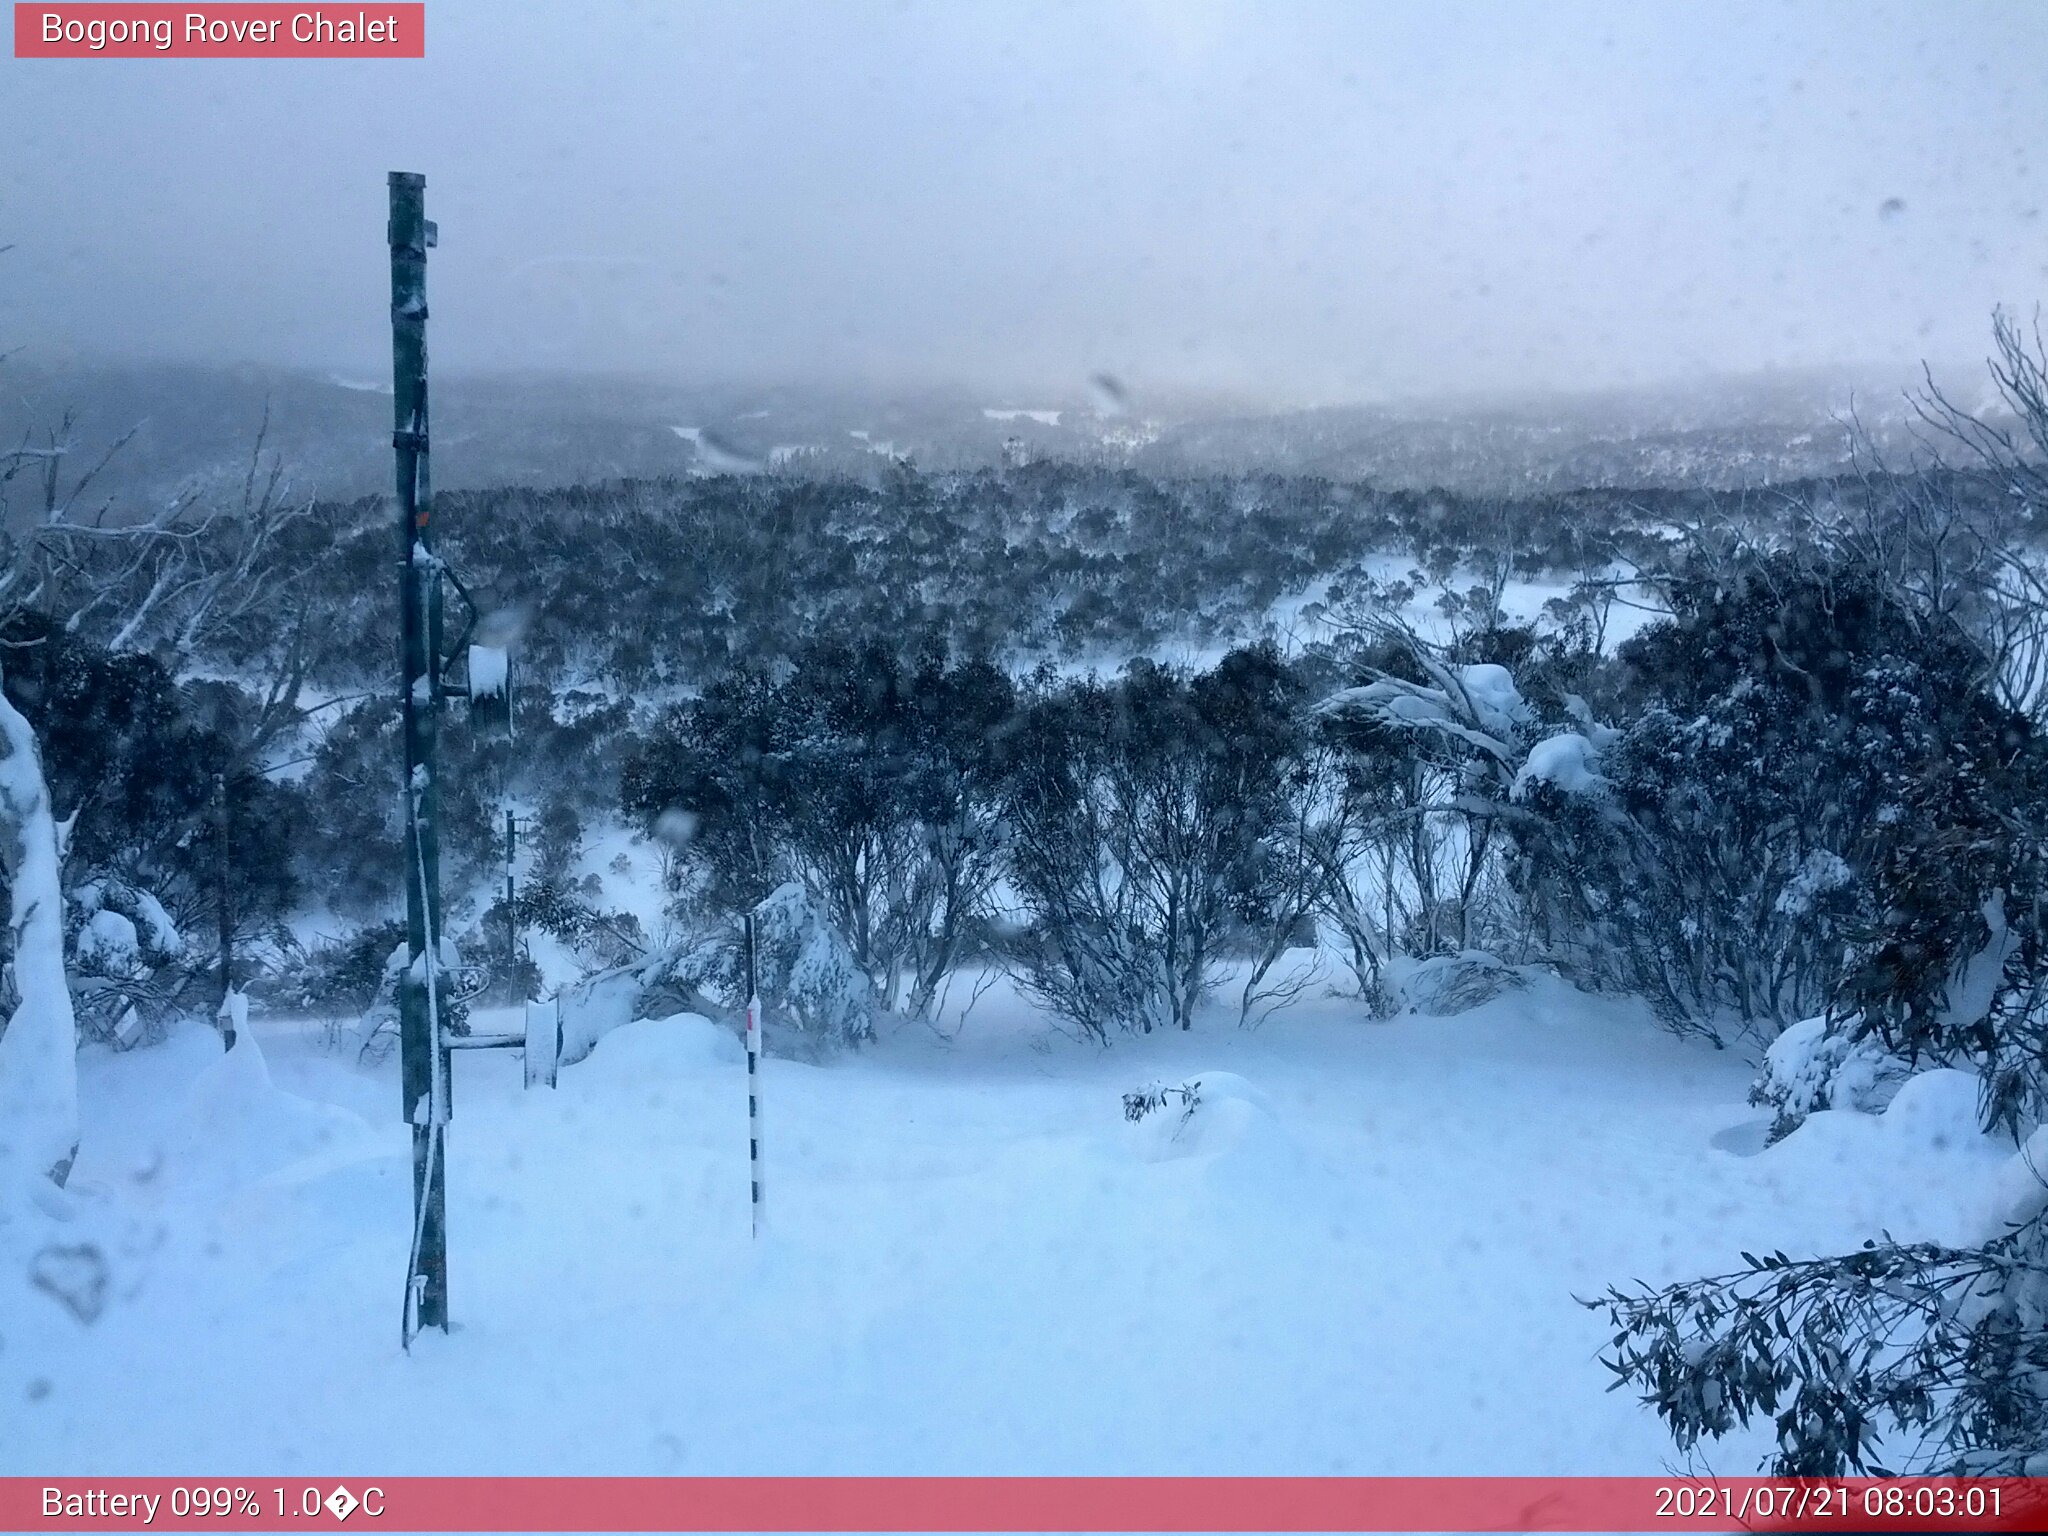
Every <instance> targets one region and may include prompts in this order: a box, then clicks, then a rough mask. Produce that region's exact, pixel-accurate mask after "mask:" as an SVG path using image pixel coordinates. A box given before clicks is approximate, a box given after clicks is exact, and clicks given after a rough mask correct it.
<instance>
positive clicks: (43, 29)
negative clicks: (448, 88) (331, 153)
mask: <svg viewBox="0 0 2048 1536" xmlns="http://www.w3.org/2000/svg"><path fill="white" fill-rule="evenodd" d="M426 55H427V8H426V6H425V5H424V4H423V3H420V0H412V3H407V4H383V3H380V0H367V3H363V0H358V3H357V4H354V5H346V4H344V5H274V4H269V3H264V4H235V5H205V4H201V5H122V4H104V3H95V4H72V5H67V4H61V3H59V4H52V5H24V4H20V3H17V4H16V5H15V7H14V56H15V57H16V58H17V59H180V58H182V59H423V58H425V57H426Z"/></svg>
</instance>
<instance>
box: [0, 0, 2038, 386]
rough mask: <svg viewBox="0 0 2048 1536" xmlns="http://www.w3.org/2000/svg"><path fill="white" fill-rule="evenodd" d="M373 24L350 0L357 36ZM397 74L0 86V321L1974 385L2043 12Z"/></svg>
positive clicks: (777, 352)
mask: <svg viewBox="0 0 2048 1536" xmlns="http://www.w3.org/2000/svg"><path fill="white" fill-rule="evenodd" d="M373 9H374V7H373ZM427 18H428V44H427V52H428V57H427V59H426V60H425V61H424V62H406V63H396V62H355V61H346V62H344V61H334V62H324V61H322V62H310V61H309V62H290V63H282V62H267V61H266V62H250V61H239V60H237V61H199V60H178V59H171V60H146V61H91V62H83V61H80V62H74V61H45V60H17V59H13V58H5V59H0V243H4V242H6V241H9V240H11V241H12V242H13V243H14V244H15V247H16V249H15V250H14V251H13V252H12V253H11V254H9V255H7V256H5V257H0V341H4V342H6V343H8V344H18V343H22V342H27V343H30V344H31V345H32V348H33V349H35V350H40V351H43V352H45V353H46V354H49V353H52V352H54V351H56V350H58V349H66V348H68V349H72V350H75V351H81V352H85V353H90V354H106V353H119V354H127V353H135V354H146V355H150V356H158V357H161V356H172V357H191V358H203V359H247V360H255V361H261V362H268V363H282V364H291V365H301V366H308V367H318V368H334V369H346V370H356V371H361V372H363V373H366V374H374V373H375V372H377V371H378V370H380V369H381V368H382V367H383V366H384V361H383V360H384V358H385V357H386V355H387V353H386V348H387V346H388V332H387V331H386V330H385V329H384V325H385V318H384V303H385V292H386V290H385V284H386V281H387V277H386V271H385V267H384V261H385V255H384V247H383V233H384V205H383V199H384V172H385V171H387V170H390V169H394V168H401V169H413V170H419V171H423V172H425V173H426V175H427V178H428V186H427V195H428V212H429V215H430V216H431V217H434V218H435V219H437V220H438V221H439V223H440V227H441V245H440V248H439V249H438V250H437V251H436V252H435V255H434V258H433V266H432V270H431V275H430V294H431V298H432V302H433V327H434V329H433V348H434V356H435V359H436V362H437V365H438V366H441V367H443V368H458V367H459V368H465V369H468V368H480V369H481V368H500V367H534V368H556V367H563V366H571V367H578V368H599V369H617V370H631V371H639V372H649V373H655V374H660V375H665V376H671V377H676V378H684V379H688V378H702V377H732V376H742V377H747V378H756V379H758V378H764V377H765V378H789V379H800V378H804V377H807V376H835V377H837V376H847V375H863V374H864V375H869V376H875V377H880V378H885V379H890V380H899V381H922V380H932V381H954V380H959V381H987V382H988V383H989V385H990V387H992V388H998V387H999V388H1002V389H1006V390H1010V391H1012V392H1015V391H1017V390H1028V389H1030V388H1039V389H1045V390H1056V389H1067V390H1068V391H1069V392H1071V391H1072V389H1073V388H1074V387H1077V386H1078V385H1079V384H1080V382H1081V381H1082V380H1084V379H1085V378H1086V377H1087V376H1088V375H1089V374H1090V373H1092V372H1094V371H1096V370H1108V371H1110V372H1113V373H1116V374H1118V375H1119V376H1121V377H1123V378H1125V379H1127V380H1128V381H1131V382H1132V383H1133V385H1134V386H1135V385H1138V384H1143V383H1147V382H1149V383H1152V384H1155V385H1159V386H1164V385H1168V384H1176V383H1177V384H1189V385H1198V386H1210V387H1225V388H1230V389H1233V390H1243V391H1248V392H1251V393H1253V394H1256V395H1261V396H1264V397H1267V398H1270V399H1272V400H1274V401H1276V402H1278V401H1303V400H1337V399H1370V398H1378V397H1385V396H1388V395H1397V396H1398V395H1407V394H1415V393H1429V392H1440V391H1446V390H1450V391H1462V390H1468V389H1471V390H1495V389H1502V388H1536V389H1576V388H1582V387H1586V386H1600V385H1607V384H1621V383H1629V382H1638V381H1647V380H1667V379H1673V378H1683V377H1687V376H1689V375H1691V374H1693V373H1695V372H1699V371H1707V370H1711V371H1719V372H1728V371H1748V370H1753V369H1759V368H1767V367H1773V366H1804V365H1834V364H1842V363H1851V362H1854V363H1869V364H1877V365H1880V366H1892V365H1896V364H1900V363H1903V362H1905V361H1907V360H1910V359H1912V358H1916V357H1920V356H1922V355H1926V356H1930V357H1935V358H1939V359H1961V358H1973V357H1979V356H1981V355H1982V354H1983V352H1984V350H1985V345H1984V343H1985V339H1986V335H1987V332H1988V316H1989V312H1990V310H1991V307H1992V306H1993V305H1994V304H1995V303H1999V302H2005V303H2008V304H2017V305H2020V306H2023V307H2027V308H2031V306H2032V305H2033V304H2034V303H2035V302H2036V301H2037V300H2038V299H2040V298H2041V297H2042V296H2043V295H2044V294H2048V216H2044V214H2043V211H2042V209H2043V204H2044V202H2048V189H2044V186H2043V182H2042V177H2043V175H2044V173H2048V168H2044V167H2043V166H2042V165H2041V164H2040V163H2038V161H2039V159H2040V157H2039V156H2038V155H2037V154H2036V153H2035V147H2034V142H2033V141H2035V140H2038V139H2040V138H2041V136H2042V131H2043V127H2044V125H2048V69H2044V68H2043V67H2042V66H2043V60H2044V58H2048V5H2042V4H2039V3H2035V0H2011V3H2000V4H1967V3H1958V0H1939V3H1924V4H1876V3H1872V0H1853V3H1845V4H1835V5H1828V4H1799V5H1791V4H1783V3H1780V4H1758V5H1711V4H1686V5H1679V4H1663V3H1647V0H1645V3H1642V4H1636V5H1611V6H1610V5H1584V6H1580V5H1572V6H1567V5H1560V4H1552V3H1546V0H1516V3H1511V4H1503V5H1480V4H1470V5H1453V4H1449V3H1441V0H1437V3H1427V4H1418V5H1412V6H1411V5H1393V4H1380V3H1368V0H1357V3H1350V4H1315V3H1307V0H1258V3H1252V4H1244V5H1209V4H1202V3H1199V0H1152V3H1144V0H1131V3H1121V4H1116V3H1107V0H1101V3H1098V0H1090V3H1076V4H1060V3H1054V0H1016V3H974V0H943V3H936V4H915V3H886V4H884V3H865V0H830V3H827V0H803V3H785V4H774V3H762V0H746V3H741V4H730V5H728V4H703V3H686V0H646V3H640V4H629V3H600V0H586V3H575V4H571V3H566V0H565V3H558V4H545V5H515V4H510V3H506V0H489V3H470V0H429V4H428V7H427Z"/></svg>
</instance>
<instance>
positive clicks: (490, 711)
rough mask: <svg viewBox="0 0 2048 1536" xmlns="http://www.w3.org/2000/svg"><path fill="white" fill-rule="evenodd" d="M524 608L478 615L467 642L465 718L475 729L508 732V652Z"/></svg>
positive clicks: (519, 628) (521, 627) (521, 625)
mask: <svg viewBox="0 0 2048 1536" xmlns="http://www.w3.org/2000/svg"><path fill="white" fill-rule="evenodd" d="M526 617H527V616H526V610H525V609H523V608H521V607H517V606H514V607H510V608H495V609H493V610H492V611H491V612H489V613H487V614H484V615H483V616H481V617H480V618H479V619H478V620H477V622H476V628H475V630H474V631H473V632H472V633H473V639H472V640H471V642H470V646H469V719H470V724H471V725H472V726H473V727H474V728H475V729H476V730H478V731H479V732H482V733H484V734H486V735H491V736H502V737H509V736H510V735H511V734H512V652H513V650H514V648H515V647H516V646H517V645H518V643H519V637H520V635H521V634H522V633H524V631H525V629H526Z"/></svg>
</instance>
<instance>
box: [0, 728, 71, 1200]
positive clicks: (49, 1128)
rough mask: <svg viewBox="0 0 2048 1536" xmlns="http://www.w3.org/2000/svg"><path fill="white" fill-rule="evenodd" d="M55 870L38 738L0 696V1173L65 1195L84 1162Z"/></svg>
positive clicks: (60, 892)
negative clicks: (2, 923) (6, 947)
mask: <svg viewBox="0 0 2048 1536" xmlns="http://www.w3.org/2000/svg"><path fill="white" fill-rule="evenodd" d="M58 865H59V857H58V851H57V823H56V818H55V817H54V815H53V814H52V812H51V807H50V789H49V785H48V784H47V783H46V782H45V781H44V778H43V765H42V758H41V756H40V754H39V753H38V752H37V750H36V736H35V730H34V728H33V727H32V726H31V725H30V724H29V723H28V721H27V720H26V719H24V718H23V716H22V714H21V712H20V711H19V710H17V709H16V708H15V707H14V705H13V704H12V703H10V702H9V701H8V699H7V696H6V695H5V693H0V874H4V876H5V878H6V880H7V882H8V896H9V921H10V925H11V927H12V930H13V938H14V953H13V963H14V990H15V992H16V994H17V995H18V996H19V998H20V1002H19V1003H18V1004H17V1005H16V1006H15V1010H14V1013H13V1016H12V1017H11V1018H9V1019H8V1021H7V1024H6V1028H5V1030H4V1031H0V1163H4V1162H15V1163H17V1164H19V1165H21V1166H22V1167H24V1168H26V1169H27V1170H29V1171H31V1172H34V1173H40V1174H46V1175H47V1176H48V1177H50V1178H51V1179H54V1180H55V1181H56V1182H57V1183H58V1184H60V1185H61V1184H63V1183H64V1181H65V1180H66V1179H67V1178H69V1177H70V1175H71V1163H72V1159H73V1158H75V1157H76V1156H77V1154H78V1025H77V1022H76V1020H75V1019H74V1018H73V1017H72V1012H71V989H70V986H69V983H68V982H67V981H66V979H65V976H64V895H63V889H62V885H61V882H60V879H59V874H58Z"/></svg>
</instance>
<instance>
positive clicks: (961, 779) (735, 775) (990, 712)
mask: <svg viewBox="0 0 2048 1536" xmlns="http://www.w3.org/2000/svg"><path fill="white" fill-rule="evenodd" d="M1014 702H1015V688H1014V686H1013V685H1012V683H1011V681H1010V679H1009V677H1008V676H1007V674H1005V673H1004V672H1003V671H1002V670H1001V669H999V668H997V667H996V666H994V665H993V664H991V663H990V662H988V661H986V660H982V659H978V658H972V657H954V656H950V655H949V654H948V652H947V648H946V647H945V645H943V644H942V643H940V642H939V641H938V640H937V639H936V638H932V639H930V640H928V641H927V642H926V643H924V644H922V645H921V646H919V647H917V648H915V649H914V650H913V651H911V652H910V653H909V654H906V653H905V651H904V650H903V649H901V648H899V647H898V645H897V644H896V643H895V641H894V637H890V638H889V639H887V640H883V639H877V640H876V641H874V642H872V643H870V644H866V645H862V646H857V647H849V646H843V645H826V644H813V645H809V646H806V647H804V648H802V650H801V651H800V652H799V653H798V655H797V656H796V658H795V660H794V662H793V664H792V665H791V666H789V667H788V668H786V669H783V670H781V671H779V672H772V673H767V672H761V673H757V672H755V671H752V670H747V669H735V670H733V671H731V672H729V673H727V674H726V675H725V676H723V677H721V678H718V679H717V680H715V681H714V682H713V683H712V684H711V685H710V686H708V687H707V688H705V689H704V691H703V693H702V694H701V696H700V697H698V698H696V699H694V700H692V701H691V702H689V703H688V704H684V705H680V706H678V707H676V708H675V709H672V710H670V711H669V712H668V713H666V714H665V715H663V716H662V717H661V718H660V719H659V720H657V721H656V722H655V725H654V727H653V728H652V730H650V731H649V733H648V734H647V737H646V738H645V740H644V741H643V742H642V744H641V746H640V748H639V750H638V751H636V752H635V754H634V755H633V758H632V760H631V761H630V762H629V763H628V765H627V768H626V773H625V780H624V797H625V802H626V806H627V809H628V810H630V811H631V812H633V813H634V814H636V815H637V816H639V817H641V818H642V819H643V821H644V822H645V823H646V824H647V825H648V826H649V827H650V828H653V827H655V826H657V825H658V824H659V823H660V822H661V820H662V819H663V818H664V817H669V818H674V817H678V816H683V817H687V818H689V822H690V825H691V828H692V836H691V838H690V841H689V845H688V848H687V851H686V853H685V854H684V856H683V857H684V860H685V862H686V863H687V865H688V866H689V873H690V874H691V875H692V876H693V878H694V883H695V885H696V887H697V893H698V897H699V900H700V903H701V905H702V906H703V907H704V909H705V910H706V911H708V912H711V913H716V914H719V915H721V916H731V915H735V914H737V913H738V912H740V911H743V910H745V908H746V907H748V906H750V905H751V904H752V903H754V902H756V901H758V900H760V899H761V898H762V897H763V896H764V895H766V894H767V893H768V892H770V891H772V890H774V889H775V888H776V887H777V886H779V885H781V884H782V883H783V882H785V881H788V880H796V881H798V882H800V883H801V884H802V885H803V886H804V888H805V889H806V890H807V891H809V892H810V894H811V896H812V898H813V899H814V900H815V901H816V902H818V903H819V904H820V907H821V908H822V910H823V911H824V913H825V914H826V915H827V916H828V917H829V920H830V923H831V926H832V928H833V929H834V930H835V931H836V932H837V933H838V934H839V935H840V936H841V938H842V939H843V940H844V942H845V944H846V945H847V947H848V949H849V951H850V952H851V954H852V956H853V958H854V960H855V962H856V963H857V964H858V965H859V967H860V969H861V971H862V972H863V973H864V974H865V975H866V977H867V979H868V982H869V984H870V985H871V987H872V988H873V990H874V993H875V996H876V997H877V998H878V999H880V1000H881V1001H882V1003H883V1004H884V1005H885V1006H887V1007H890V1008H895V1009H900V1010H901V1011H903V1012H905V1013H907V1014H911V1015H921V1014H924V1013H926V1012H928V1011H929V1010H930V1008H931V1007H932V1004H933V1001H934V999H935V998H936V996H937V994H938V992H939V989H940V988H941V987H942V986H943V984H944V982H945V979H946V977H947V975H948V973H949V972H950V971H951V970H952V969H953V967H954V965H955V964H956V963H957V962H958V960H959V959H960V958H961V956H962V955H963V954H964V953H966V952H967V950H968V948H969V947H970V946H971V945H973V944H975V943H977V942H978V941H979V940H980V938H981V936H982V934H983V932H984V928H985V922H986V919H987V916H988V906H989V897H990V893H991V891H992V890H993V888H994V886H995V883H996V881H997V879H998V878H999V876H1000V873H1001V844H1002V838H1001V829H1000V827H999V825H998V819H997V808H998V793H997V792H998V788H999V785H1000V781H1001V756H1000V752H999V750H998V742H999V739H1000V737H1001V735H1002V732H1003V729H1004V727H1005V723H1006V722H1007V721H1008V720H1009V719H1010V716H1011V714H1012V711H1013V708H1014Z"/></svg>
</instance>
